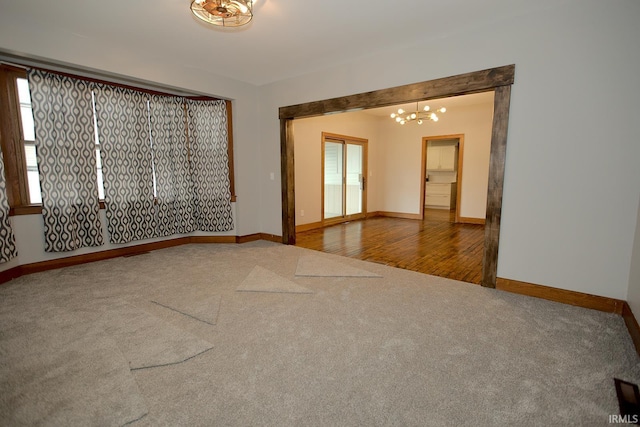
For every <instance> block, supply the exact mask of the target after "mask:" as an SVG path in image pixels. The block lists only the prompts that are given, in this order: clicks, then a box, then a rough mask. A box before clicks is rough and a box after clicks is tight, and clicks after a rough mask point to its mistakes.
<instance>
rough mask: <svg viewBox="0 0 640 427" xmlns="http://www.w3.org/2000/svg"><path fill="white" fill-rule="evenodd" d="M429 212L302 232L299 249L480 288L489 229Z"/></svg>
mask: <svg viewBox="0 0 640 427" xmlns="http://www.w3.org/2000/svg"><path fill="white" fill-rule="evenodd" d="M453 215H454V214H453V211H446V210H439V209H427V210H426V211H425V219H424V220H423V221H420V220H414V219H400V218H387V217H374V218H370V219H366V220H359V221H351V222H348V223H344V224H338V225H333V226H330V227H325V228H321V229H316V230H310V231H305V232H302V233H297V234H296V241H297V243H296V246H301V247H304V248H308V249H315V250H318V251H323V252H328V253H332V254H336V255H342V256H348V257H352V258H358V259H362V260H366V261H372V262H377V263H381V264H386V265H389V266H392V267H399V268H404V269H407V270H413V271H419V272H421V273H426V274H432V275H435V276H441V277H447V278H450V279H455V280H461V281H464V282H469V283H476V284H479V283H480V281H481V279H482V251H483V245H484V226H483V225H475V224H455V223H453Z"/></svg>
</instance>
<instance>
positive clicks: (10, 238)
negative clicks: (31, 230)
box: [0, 151, 18, 262]
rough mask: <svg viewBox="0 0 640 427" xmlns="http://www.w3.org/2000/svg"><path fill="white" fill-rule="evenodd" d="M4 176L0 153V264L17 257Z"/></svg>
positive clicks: (0, 154)
mask: <svg viewBox="0 0 640 427" xmlns="http://www.w3.org/2000/svg"><path fill="white" fill-rule="evenodd" d="M5 181H6V178H5V176H4V158H3V157H2V151H0V262H7V261H9V260H10V259H11V258H13V257H15V256H16V255H18V251H17V250H16V239H15V237H14V235H13V230H12V229H11V223H10V222H9V202H8V201H7V186H6V182H5Z"/></svg>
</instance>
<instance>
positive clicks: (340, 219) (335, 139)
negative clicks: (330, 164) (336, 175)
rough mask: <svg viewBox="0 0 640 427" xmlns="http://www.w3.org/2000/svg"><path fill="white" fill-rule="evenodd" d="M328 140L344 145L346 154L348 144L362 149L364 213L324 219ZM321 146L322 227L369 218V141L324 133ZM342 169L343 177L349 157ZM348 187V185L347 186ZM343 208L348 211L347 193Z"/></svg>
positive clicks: (344, 160)
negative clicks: (326, 145) (325, 166)
mask: <svg viewBox="0 0 640 427" xmlns="http://www.w3.org/2000/svg"><path fill="white" fill-rule="evenodd" d="M327 140H330V141H329V142H337V143H342V144H343V145H344V147H343V148H344V152H343V153H346V145H347V144H348V143H353V144H356V145H360V146H361V147H362V175H363V176H364V178H365V187H364V191H363V193H362V212H361V213H359V214H354V215H344V216H341V217H334V218H329V219H326V218H325V217H324V154H325V150H324V148H325V147H324V145H325V142H327ZM321 144H322V149H321V155H320V158H321V160H320V161H321V162H322V163H321V167H320V170H321V177H320V185H321V186H322V188H321V189H320V194H321V197H322V206H321V209H322V211H321V212H322V213H321V218H320V223H321V224H322V226H323V227H324V226H325V225H333V224H340V223H342V222H347V221H352V220H356V219H362V218H366V216H367V190H368V185H369V184H368V182H367V171H368V165H369V158H368V155H369V140H368V139H365V138H357V137H355V136H346V135H340V134H337V133H329V132H322V140H321ZM342 169H343V172H342V173H343V175H344V174H345V172H346V169H347V157H346V156H344V157H343V165H342ZM345 185H346V184H345ZM342 206H343V209H346V207H347V201H346V191H345V192H343V195H342Z"/></svg>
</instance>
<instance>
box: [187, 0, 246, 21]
mask: <svg viewBox="0 0 640 427" xmlns="http://www.w3.org/2000/svg"><path fill="white" fill-rule="evenodd" d="M253 3H254V0H193V1H192V2H191V12H193V14H194V15H195V16H196V17H197V18H199V19H201V20H203V21H204V22H207V23H209V24H213V25H219V26H221V27H239V26H241V25H245V24H248V23H249V21H251V18H253Z"/></svg>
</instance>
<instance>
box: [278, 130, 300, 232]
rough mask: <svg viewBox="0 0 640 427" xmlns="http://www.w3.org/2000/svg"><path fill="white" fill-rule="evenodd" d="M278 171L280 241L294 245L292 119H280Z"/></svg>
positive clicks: (294, 203)
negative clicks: (280, 196)
mask: <svg viewBox="0 0 640 427" xmlns="http://www.w3.org/2000/svg"><path fill="white" fill-rule="evenodd" d="M280 171H281V172H280V174H281V179H282V243H284V244H285V245H295V244H296V200H295V191H294V184H295V175H294V159H293V120H292V119H280Z"/></svg>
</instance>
